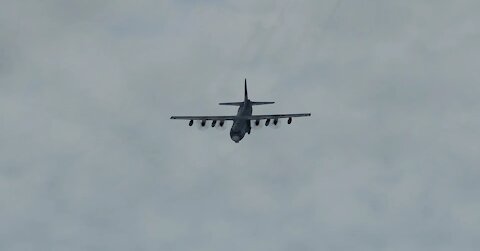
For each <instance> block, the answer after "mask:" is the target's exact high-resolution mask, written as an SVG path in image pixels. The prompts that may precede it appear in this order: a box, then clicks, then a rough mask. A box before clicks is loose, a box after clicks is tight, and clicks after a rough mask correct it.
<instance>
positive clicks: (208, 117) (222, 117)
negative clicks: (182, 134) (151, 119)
mask: <svg viewBox="0 0 480 251" xmlns="http://www.w3.org/2000/svg"><path fill="white" fill-rule="evenodd" d="M235 118H237V117H236V116H172V117H171V118H170V119H182V120H202V121H204V120H205V121H207V120H220V121H222V120H234V119H235Z"/></svg>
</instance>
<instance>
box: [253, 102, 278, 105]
mask: <svg viewBox="0 0 480 251" xmlns="http://www.w3.org/2000/svg"><path fill="white" fill-rule="evenodd" d="M251 104H252V105H271V104H275V102H251Z"/></svg>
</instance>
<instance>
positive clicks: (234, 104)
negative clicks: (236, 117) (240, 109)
mask: <svg viewBox="0 0 480 251" xmlns="http://www.w3.org/2000/svg"><path fill="white" fill-rule="evenodd" d="M219 105H233V106H241V105H243V102H226V103H219Z"/></svg>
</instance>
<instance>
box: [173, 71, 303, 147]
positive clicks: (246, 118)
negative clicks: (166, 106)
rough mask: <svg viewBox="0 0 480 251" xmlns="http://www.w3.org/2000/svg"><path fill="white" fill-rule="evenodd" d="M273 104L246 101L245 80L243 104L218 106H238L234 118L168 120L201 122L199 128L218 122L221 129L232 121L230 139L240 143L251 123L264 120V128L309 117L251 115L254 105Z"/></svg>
mask: <svg viewBox="0 0 480 251" xmlns="http://www.w3.org/2000/svg"><path fill="white" fill-rule="evenodd" d="M273 103H275V102H255V101H251V100H250V99H248V92H247V79H245V98H244V100H243V102H228V103H220V104H219V105H232V106H239V108H238V112H237V115H236V116H172V117H171V118H170V119H183V120H190V122H189V124H188V125H189V126H192V125H193V121H194V120H198V121H201V126H202V127H205V126H206V124H207V120H211V121H212V127H215V125H216V124H217V121H218V125H219V126H220V127H223V125H224V124H225V121H226V120H232V121H233V125H232V129H231V130H230V138H231V139H232V140H233V141H235V143H238V142H240V140H242V139H243V137H245V134H246V133H248V134H250V131H251V129H252V126H251V123H250V122H251V121H255V122H254V123H255V126H259V125H260V120H263V119H264V120H265V126H268V125H269V124H270V120H273V124H274V125H277V124H278V119H280V118H288V124H291V123H292V118H294V117H309V116H310V115H311V114H310V113H297V114H272V115H252V106H254V105H269V104H273Z"/></svg>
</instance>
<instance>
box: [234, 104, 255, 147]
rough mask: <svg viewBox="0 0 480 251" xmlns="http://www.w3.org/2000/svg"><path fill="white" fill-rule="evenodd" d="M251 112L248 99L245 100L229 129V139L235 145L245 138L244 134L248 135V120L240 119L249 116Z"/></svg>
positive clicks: (249, 126) (249, 128)
mask: <svg viewBox="0 0 480 251" xmlns="http://www.w3.org/2000/svg"><path fill="white" fill-rule="evenodd" d="M252 111H253V109H252V104H251V103H250V100H249V99H246V100H245V101H244V102H243V104H242V105H241V106H240V107H239V108H238V112H237V118H235V120H233V125H232V129H230V138H231V139H232V140H233V141H235V143H238V142H240V140H242V139H243V137H245V134H246V133H250V130H251V125H250V120H248V119H243V118H242V117H248V116H251V115H252Z"/></svg>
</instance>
